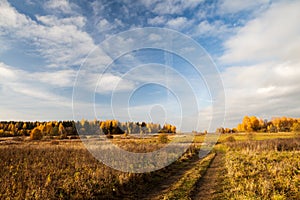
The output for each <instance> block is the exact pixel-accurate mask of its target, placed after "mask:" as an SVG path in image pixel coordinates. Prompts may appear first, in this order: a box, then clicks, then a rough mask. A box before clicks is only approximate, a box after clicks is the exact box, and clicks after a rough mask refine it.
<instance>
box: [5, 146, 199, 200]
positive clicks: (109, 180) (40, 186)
mask: <svg viewBox="0 0 300 200" xmlns="http://www.w3.org/2000/svg"><path fill="white" fill-rule="evenodd" d="M136 143H137V141H136V140H132V141H130V140H129V141H126V143H125V144H126V146H125V147H124V148H126V149H127V150H134V151H135V152H150V151H153V150H155V149H156V148H157V144H153V145H136ZM125 144H124V145H125ZM195 153H196V149H193V148H190V149H189V150H188V151H187V153H186V154H184V155H183V156H182V158H180V159H179V160H178V161H176V162H175V163H173V164H172V165H170V166H168V167H166V168H163V169H161V170H158V171H155V172H150V173H143V174H134V173H124V172H120V171H117V170H114V169H112V168H110V167H108V166H106V165H104V164H102V163H100V162H99V161H97V160H96V159H95V158H94V157H93V156H92V155H91V154H90V153H89V152H88V151H87V150H86V149H85V147H84V145H83V144H82V143H81V142H69V141H64V140H61V141H59V142H53V141H30V142H23V143H21V144H10V145H6V144H5V145H0V185H1V187H0V199H120V198H128V199H136V198H138V197H139V194H141V193H144V192H147V190H148V188H151V187H153V186H155V185H156V184H157V183H159V182H161V181H162V180H163V179H165V178H167V177H168V176H170V174H171V173H173V170H175V169H179V168H180V165H181V163H182V162H189V161H188V160H187V159H186V157H189V155H190V154H195Z"/></svg>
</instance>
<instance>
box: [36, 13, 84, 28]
mask: <svg viewBox="0 0 300 200" xmlns="http://www.w3.org/2000/svg"><path fill="white" fill-rule="evenodd" d="M36 18H37V20H38V21H40V22H42V23H43V24H45V25H46V26H50V27H51V26H68V25H69V26H72V25H75V26H77V27H78V28H83V26H85V24H86V18H84V17H82V16H76V17H68V18H62V19H59V18H57V17H56V16H53V15H49V16H36Z"/></svg>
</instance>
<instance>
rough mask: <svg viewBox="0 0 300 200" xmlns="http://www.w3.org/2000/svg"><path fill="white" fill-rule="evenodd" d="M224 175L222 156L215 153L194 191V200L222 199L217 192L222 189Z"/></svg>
mask: <svg viewBox="0 0 300 200" xmlns="http://www.w3.org/2000/svg"><path fill="white" fill-rule="evenodd" d="M223 174H224V154H222V153H217V155H216V156H215V158H214V160H213V161H212V163H211V164H210V166H209V167H208V168H207V171H206V173H205V174H204V176H203V177H202V178H201V179H200V180H199V182H198V184H197V186H196V191H195V192H194V193H193V195H192V199H195V200H204V199H205V200H208V199H222V198H221V197H220V196H219V192H220V190H221V188H222V185H221V184H222V178H223Z"/></svg>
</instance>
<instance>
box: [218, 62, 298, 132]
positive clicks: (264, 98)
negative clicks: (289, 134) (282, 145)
mask: <svg viewBox="0 0 300 200" xmlns="http://www.w3.org/2000/svg"><path fill="white" fill-rule="evenodd" d="M299 65H300V62H296V63H292V62H291V63H275V62H271V63H261V64H255V65H252V66H240V67H229V68H227V69H226V70H225V72H223V74H222V78H223V81H224V88H226V91H225V92H226V105H227V111H226V112H227V116H229V117H228V118H227V126H229V127H234V126H235V125H237V122H238V121H240V120H241V119H242V117H243V116H244V115H257V116H259V117H264V118H271V117H272V116H283V115H287V116H297V115H298V114H299V109H298V107H299V98H300V95H299V94H300V88H299V85H300V79H299V78H298V77H299V76H300V68H299ZM237 120H238V121H237Z"/></svg>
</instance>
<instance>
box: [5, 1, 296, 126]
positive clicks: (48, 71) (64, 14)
mask: <svg viewBox="0 0 300 200" xmlns="http://www.w3.org/2000/svg"><path fill="white" fill-rule="evenodd" d="M298 19H300V2H299V1H289V0H282V1H280V0H276V1H271V0H261V1H258V0H254V1H243V0H213V1H205V0H190V1H184V0H167V1H163V0H141V1H129V0H124V1H113V0H103V1H101V0H100V1H83V0H78V1H75V0H73V1H71V0H70V1H67V0H41V1H40V0H39V1H38V0H24V1H22V2H20V1H18V0H10V1H7V0H0V46H1V48H0V120H64V119H73V111H74V104H73V105H72V95H73V89H74V88H73V87H74V84H75V87H77V89H78V88H80V91H81V93H80V95H79V96H75V97H76V98H75V100H76V102H75V106H79V107H80V109H78V110H79V111H78V112H77V111H76V112H75V114H74V116H75V119H80V118H81V117H85V118H88V119H93V118H95V116H96V117H98V118H99V119H108V118H112V117H113V114H114V116H115V117H116V118H118V119H120V120H121V121H125V120H135V121H136V120H139V121H144V120H145V121H150V120H153V121H154V122H159V123H163V122H165V121H168V122H171V123H174V124H176V125H178V126H180V124H181V123H182V122H180V119H179V118H178V116H179V115H182V112H186V116H185V115H184V116H185V117H186V119H188V120H187V121H189V122H190V124H188V123H186V124H187V125H186V126H184V127H188V126H190V127H191V128H190V129H191V130H192V129H199V130H204V129H209V128H211V129H214V128H215V127H208V126H209V124H210V120H211V118H212V116H211V115H212V109H213V107H212V102H213V101H214V99H213V98H212V97H211V93H210V92H211V91H210V89H211V88H208V87H207V85H206V80H204V79H203V77H201V74H197V72H196V71H195V70H194V69H193V67H192V66H191V64H190V63H188V62H187V61H186V60H184V59H183V58H181V57H180V56H179V55H175V54H172V53H170V52H169V53H168V52H163V51H160V50H157V49H143V50H137V51H132V52H129V53H127V54H126V55H123V56H122V57H120V58H119V59H117V60H115V61H114V62H113V63H112V64H111V65H110V67H109V69H108V71H105V74H104V75H103V76H102V78H101V80H100V81H99V74H101V73H103V70H102V69H99V68H97V67H94V68H89V70H87V71H84V70H82V69H83V68H82V65H87V63H88V65H90V66H96V65H97V64H99V62H100V63H109V62H111V61H110V60H109V58H107V57H105V56H102V57H101V55H102V54H98V56H95V57H93V56H91V55H92V54H90V52H91V51H92V50H95V49H97V48H98V47H99V44H101V43H102V42H103V41H106V40H107V39H109V38H111V37H113V36H114V35H115V34H119V33H122V32H123V31H128V30H134V29H136V28H144V27H159V28H168V29H171V30H175V31H178V32H180V33H183V34H186V35H187V36H189V37H191V38H192V39H194V40H195V41H197V42H198V43H199V44H200V45H202V46H203V48H204V49H205V50H206V51H207V53H208V54H209V55H210V56H211V57H212V59H213V61H214V62H215V64H216V66H217V68H218V70H219V76H220V78H221V79H222V82H223V87H215V88H214V90H217V92H216V93H218V90H223V92H224V93H225V96H226V98H225V112H226V117H225V119H224V124H223V123H221V122H220V125H223V126H226V127H233V126H235V125H236V124H237V123H238V122H239V121H240V120H241V119H242V117H243V116H244V115H257V116H259V117H262V118H271V117H272V116H282V115H285V116H291V117H299V113H300V107H299V99H300V95H299V94H300V93H299V92H300V87H299V85H300V84H299V83H300V79H299V77H300V76H299V75H300V68H299V64H300V57H299V55H300V24H299V23H300V22H299V20H298ZM165 41H168V38H167V37H165ZM166 44H167V43H166ZM123 45H124V44H123ZM117 47H118V45H117V44H116V45H115V46H114V48H115V50H116V49H117ZM97 50H98V49H97ZM97 50H96V51H97ZM111 51H114V50H111ZM111 53H114V52H111ZM87 57H88V59H87ZM84 61H85V62H84ZM165 66H169V68H165ZM80 67H81V71H79V73H80V74H79V75H80V77H79V78H78V76H77V75H78V70H79V69H80ZM174 70H175V71H174ZM129 72H130V73H129ZM175 72H176V73H177V74H176V73H175ZM178 74H179V75H180V77H183V79H181V78H180V77H179V76H178ZM176 76H178V77H179V78H178V77H177V78H176ZM76 77H77V79H76ZM160 78H162V79H164V81H165V83H166V84H167V86H170V88H171V89H172V88H173V90H174V91H171V89H168V88H167V89H166V88H164V87H163V86H162V85H159V84H152V85H151V84H148V85H147V84H146V85H143V83H146V82H148V83H149V82H151V81H153V82H156V83H161V84H162V82H159V80H160ZM152 79H153V80H152ZM76 80H77V82H76ZM79 80H80V81H82V82H81V83H80V84H79V83H78V81H79ZM178 80H179V81H178ZM157 81H158V82H157ZM180 81H182V82H180ZM184 81H187V82H188V83H189V84H188V86H189V87H190V89H191V90H186V88H183V85H184V84H185V83H184ZM97 84H98V85H97ZM75 89H76V88H75ZM91 91H92V92H94V96H93V97H94V99H93V100H95V105H93V107H94V108H95V109H94V110H95V113H89V112H85V111H86V109H87V108H88V107H91V105H90V103H91V101H90V100H91V98H90V96H89V95H90V94H91ZM133 91H136V92H135V93H133ZM172 92H173V93H172ZM188 92H190V93H192V94H193V95H192V96H193V97H191V98H188V97H190V95H189V93H188ZM129 94H132V95H131V96H128V95H129ZM176 95H178V96H177V97H180V96H182V97H183V99H179V100H178V98H177V97H176ZM112 97H114V99H112ZM125 97H127V98H128V97H129V98H131V99H129V100H128V101H124V102H122V101H121V100H122V99H123V98H125ZM176 98H177V99H176ZM73 100H74V99H73ZM181 101H182V102H181ZM73 103H74V102H73ZM183 104H189V106H185V105H183ZM112 105H113V106H112ZM112 107H114V108H113V109H112ZM125 108H126V109H125ZM128 108H129V109H128ZM123 109H125V110H123ZM112 110H114V111H113V112H112ZM220 112H221V111H220ZM78 113H79V114H78ZM128 113H129V116H128ZM151 113H152V116H151ZM153 113H156V116H155V117H153ZM216 113H218V110H217V111H216V112H215V114H216ZM221 115H222V114H220V116H221ZM194 118H198V119H199V120H198V121H199V124H198V126H196V127H194V126H193V123H194V122H195V121H194ZM181 125H182V124H181ZM182 129H183V130H187V129H188V128H182Z"/></svg>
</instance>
